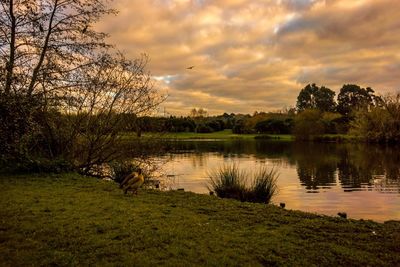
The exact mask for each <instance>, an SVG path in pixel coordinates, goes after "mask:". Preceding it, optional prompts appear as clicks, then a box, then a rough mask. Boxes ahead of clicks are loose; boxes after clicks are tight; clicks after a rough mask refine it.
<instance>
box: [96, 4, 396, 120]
mask: <svg viewBox="0 0 400 267" xmlns="http://www.w3.org/2000/svg"><path fill="white" fill-rule="evenodd" d="M113 6H114V7H115V8H116V9H117V10H119V14H118V15H117V16H109V17H106V18H104V19H103V20H102V22H101V23H100V24H99V25H98V26H97V27H98V29H99V30H101V31H104V32H107V33H109V34H110V38H109V40H108V41H109V42H110V43H113V44H115V45H116V47H117V48H118V49H119V50H121V51H123V52H124V53H125V54H126V55H127V57H128V58H132V59H134V58H136V57H138V56H139V55H140V54H141V53H147V54H148V55H149V57H150V62H149V64H148V70H149V71H150V72H151V73H152V74H153V75H154V78H155V80H156V81H157V86H159V87H160V88H161V89H162V90H163V92H166V93H167V94H168V99H167V101H165V103H163V104H162V107H161V110H164V108H165V110H166V111H167V112H168V113H170V114H174V115H187V114H189V112H190V109H192V108H205V109H207V110H208V112H209V114H221V113H223V112H228V113H231V112H234V113H253V112H254V111H256V110H257V111H274V110H279V109H282V108H284V107H289V106H294V105H295V103H296V97H297V95H298V93H299V90H300V89H301V88H303V87H304V86H305V85H306V84H308V83H313V82H314V83H316V84H318V85H325V86H328V87H329V88H331V89H333V90H335V91H336V92H338V91H339V89H340V87H341V86H342V85H343V84H344V83H356V84H359V85H361V86H363V87H366V86H371V87H372V88H374V89H375V91H376V92H378V93H380V94H387V93H388V92H393V91H397V90H399V89H400V0H114V2H113ZM190 66H194V68H193V69H191V70H189V69H187V68H188V67H190Z"/></svg>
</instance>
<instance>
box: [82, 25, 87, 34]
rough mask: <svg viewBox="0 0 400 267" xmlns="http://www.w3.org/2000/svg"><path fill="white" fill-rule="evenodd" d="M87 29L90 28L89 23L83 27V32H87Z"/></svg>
mask: <svg viewBox="0 0 400 267" xmlns="http://www.w3.org/2000/svg"><path fill="white" fill-rule="evenodd" d="M87 29H88V25H86V26H85V28H83V29H82V33H86V31H87Z"/></svg>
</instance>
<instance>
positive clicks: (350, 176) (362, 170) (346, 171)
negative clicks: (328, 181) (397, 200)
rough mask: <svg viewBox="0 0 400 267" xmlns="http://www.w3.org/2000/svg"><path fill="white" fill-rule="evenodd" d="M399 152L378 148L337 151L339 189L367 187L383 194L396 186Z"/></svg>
mask: <svg viewBox="0 0 400 267" xmlns="http://www.w3.org/2000/svg"><path fill="white" fill-rule="evenodd" d="M399 163H400V150H399V148H397V149H396V148H393V147H387V146H378V145H365V144H359V145H354V144H353V145H348V146H347V147H346V149H345V150H343V151H341V161H340V163H339V165H338V173H339V180H340V183H341V184H342V186H343V187H346V188H348V189H347V190H350V189H351V188H361V187H365V186H369V187H370V188H372V187H373V188H375V189H376V190H379V191H382V192H385V191H392V189H393V188H397V191H399V186H400V164H399ZM386 189H389V190H386Z"/></svg>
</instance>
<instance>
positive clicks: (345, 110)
mask: <svg viewBox="0 0 400 267" xmlns="http://www.w3.org/2000/svg"><path fill="white" fill-rule="evenodd" d="M380 103H381V99H380V97H378V96H376V95H375V94H374V90H372V89H371V88H370V87H367V88H361V87H360V86H358V85H355V84H345V85H343V87H342V88H341V89H340V93H339V95H338V107H337V110H338V112H339V113H340V114H342V115H344V116H349V115H350V113H351V112H352V111H353V110H357V109H360V108H366V109H370V108H371V107H374V106H377V105H380Z"/></svg>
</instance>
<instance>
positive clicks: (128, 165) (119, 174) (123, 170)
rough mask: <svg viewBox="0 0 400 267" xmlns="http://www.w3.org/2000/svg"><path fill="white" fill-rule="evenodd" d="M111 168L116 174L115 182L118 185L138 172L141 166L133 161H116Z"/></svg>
mask: <svg viewBox="0 0 400 267" xmlns="http://www.w3.org/2000/svg"><path fill="white" fill-rule="evenodd" d="M110 165H111V168H112V169H113V170H114V173H115V179H114V180H115V181H116V182H117V183H121V182H122V181H123V180H124V178H125V177H126V176H128V175H129V174H131V173H133V172H135V171H137V170H138V169H139V165H138V164H136V163H134V162H132V161H122V162H120V161H115V162H112V163H111V164H110Z"/></svg>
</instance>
